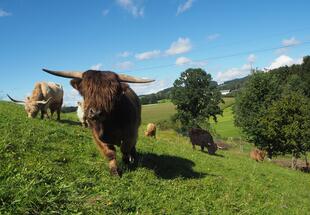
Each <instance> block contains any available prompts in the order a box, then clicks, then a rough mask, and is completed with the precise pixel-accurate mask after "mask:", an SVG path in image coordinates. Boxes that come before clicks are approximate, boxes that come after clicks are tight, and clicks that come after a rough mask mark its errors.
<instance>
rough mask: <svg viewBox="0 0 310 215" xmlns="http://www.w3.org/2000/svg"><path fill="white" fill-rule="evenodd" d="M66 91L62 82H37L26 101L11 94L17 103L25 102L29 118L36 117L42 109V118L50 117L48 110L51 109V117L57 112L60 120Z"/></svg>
mask: <svg viewBox="0 0 310 215" xmlns="http://www.w3.org/2000/svg"><path fill="white" fill-rule="evenodd" d="M63 95H64V91H63V88H62V86H61V85H60V84H56V83H53V82H48V83H47V82H37V83H36V84H35V86H34V89H33V91H32V94H31V96H27V97H26V99H25V101H19V100H15V99H13V98H12V97H10V96H9V95H7V96H8V97H9V99H10V100H12V101H13V102H16V103H24V104H25V111H26V113H27V115H28V117H29V118H35V117H36V116H37V114H38V113H39V111H41V119H43V118H44V116H45V117H46V118H49V116H48V113H47V110H48V109H50V111H51V117H52V116H53V114H54V112H55V111H56V112H57V120H60V111H61V106H62V102H63Z"/></svg>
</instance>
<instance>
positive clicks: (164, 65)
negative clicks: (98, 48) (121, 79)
mask: <svg viewBox="0 0 310 215" xmlns="http://www.w3.org/2000/svg"><path fill="white" fill-rule="evenodd" d="M307 44H310V41H304V42H301V43H298V44H293V45H287V46H278V47H272V48H264V49H257V50H252V51H244V52H238V53H233V54H228V55H222V56H214V57H207V58H202V59H195V60H192V61H191V62H188V63H184V64H182V66H183V65H190V64H191V63H193V62H199V61H210V60H219V59H224V58H230V57H237V56H242V55H248V54H255V53H262V52H268V51H273V50H277V49H281V48H290V47H296V46H301V45H307ZM174 66H177V65H176V64H175V63H173V64H163V65H158V66H152V67H144V68H137V69H135V71H143V70H150V69H160V68H167V67H174Z"/></svg>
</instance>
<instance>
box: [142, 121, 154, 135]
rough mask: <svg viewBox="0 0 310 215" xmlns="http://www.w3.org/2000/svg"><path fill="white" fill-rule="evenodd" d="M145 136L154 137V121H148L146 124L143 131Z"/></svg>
mask: <svg viewBox="0 0 310 215" xmlns="http://www.w3.org/2000/svg"><path fill="white" fill-rule="evenodd" d="M144 135H145V136H146V137H154V138H156V125H155V124H154V123H149V124H147V126H146V131H145V132H144Z"/></svg>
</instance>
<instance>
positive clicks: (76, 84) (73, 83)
mask: <svg viewBox="0 0 310 215" xmlns="http://www.w3.org/2000/svg"><path fill="white" fill-rule="evenodd" d="M81 81H82V79H79V78H74V79H72V80H71V81H70V84H71V86H72V87H73V88H74V89H76V90H77V91H80V84H81Z"/></svg>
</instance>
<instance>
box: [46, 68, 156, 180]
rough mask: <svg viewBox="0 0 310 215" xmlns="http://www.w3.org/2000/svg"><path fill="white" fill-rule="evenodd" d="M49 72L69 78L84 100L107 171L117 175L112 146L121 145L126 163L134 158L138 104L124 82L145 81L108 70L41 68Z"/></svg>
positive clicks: (90, 124)
mask: <svg viewBox="0 0 310 215" xmlns="http://www.w3.org/2000/svg"><path fill="white" fill-rule="evenodd" d="M43 70H44V71H45V72H48V73H50V74H52V75H56V76H61V77H65V78H72V80H71V82H70V83H71V85H72V87H73V88H75V89H76V90H78V91H79V93H80V94H81V96H82V97H83V99H84V113H85V117H86V119H87V122H88V124H89V127H90V128H91V130H92V134H93V138H94V141H95V143H96V144H97V146H98V149H99V150H100V152H101V153H102V154H103V155H105V157H106V158H107V159H108V162H109V168H110V173H111V174H112V175H118V176H120V173H121V172H120V171H119V169H118V168H117V163H116V151H115V145H117V146H120V149H121V152H122V158H123V161H124V162H125V163H127V164H128V163H130V162H133V161H134V160H135V158H136V142H137V137H138V128H139V126H140V123H141V104H140V100H139V98H138V96H137V95H136V94H135V92H134V91H133V90H132V89H131V88H130V87H129V86H128V84H127V83H148V82H152V81H154V80H146V79H139V78H135V77H132V76H127V75H121V74H117V73H114V72H110V71H97V70H88V71H86V72H64V71H51V70H47V69H43Z"/></svg>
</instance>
